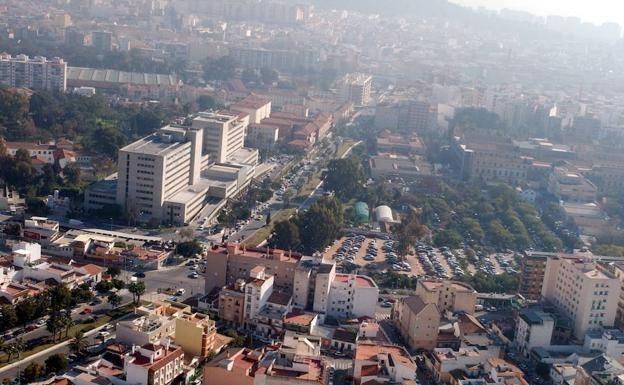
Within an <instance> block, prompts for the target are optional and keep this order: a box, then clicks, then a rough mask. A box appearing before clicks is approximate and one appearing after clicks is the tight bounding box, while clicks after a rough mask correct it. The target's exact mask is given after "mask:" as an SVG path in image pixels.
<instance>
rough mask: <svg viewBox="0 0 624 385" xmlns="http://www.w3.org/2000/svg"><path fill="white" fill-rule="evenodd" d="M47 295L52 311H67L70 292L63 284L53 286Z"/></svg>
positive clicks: (70, 300) (70, 296) (69, 302)
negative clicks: (48, 295)
mask: <svg viewBox="0 0 624 385" xmlns="http://www.w3.org/2000/svg"><path fill="white" fill-rule="evenodd" d="M48 293H49V294H50V307H51V308H52V310H53V311H59V310H61V309H67V308H68V307H69V305H70V304H71V302H72V294H71V291H70V290H69V289H68V288H67V286H66V285H65V284H64V283H62V284H59V285H56V286H53V287H52V288H51V289H49V290H48Z"/></svg>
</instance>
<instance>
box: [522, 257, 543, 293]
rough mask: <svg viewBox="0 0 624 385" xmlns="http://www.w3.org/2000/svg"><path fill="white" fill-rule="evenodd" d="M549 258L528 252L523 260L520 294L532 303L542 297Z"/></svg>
mask: <svg viewBox="0 0 624 385" xmlns="http://www.w3.org/2000/svg"><path fill="white" fill-rule="evenodd" d="M546 261H547V257H546V256H545V255H542V254H539V253H531V252H527V253H525V255H524V258H522V264H521V270H520V276H521V277H522V279H520V285H519V286H518V294H520V295H522V296H523V297H524V298H526V299H528V300H531V301H538V300H539V299H540V298H541V296H542V285H543V283H544V271H545V270H546Z"/></svg>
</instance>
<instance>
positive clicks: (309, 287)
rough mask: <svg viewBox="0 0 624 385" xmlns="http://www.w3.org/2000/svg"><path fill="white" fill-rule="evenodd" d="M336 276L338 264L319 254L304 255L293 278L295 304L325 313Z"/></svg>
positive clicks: (304, 308)
mask: <svg viewBox="0 0 624 385" xmlns="http://www.w3.org/2000/svg"><path fill="white" fill-rule="evenodd" d="M335 277H336V264H335V263H333V262H329V261H326V260H324V259H323V258H322V257H317V256H302V257H301V259H300V260H299V263H298V264H297V267H296V270H295V276H294V280H293V293H292V294H293V305H294V306H296V307H298V308H301V309H303V310H310V311H314V312H317V313H322V314H325V313H326V312H327V307H328V300H329V293H330V289H331V285H332V282H333V281H334V278H335Z"/></svg>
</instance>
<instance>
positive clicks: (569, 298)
mask: <svg viewBox="0 0 624 385" xmlns="http://www.w3.org/2000/svg"><path fill="white" fill-rule="evenodd" d="M620 287H621V285H620V281H619V280H618V279H617V278H616V277H615V276H614V275H612V274H611V273H610V272H608V271H606V270H604V269H602V268H601V267H599V266H598V265H597V264H596V263H595V262H594V261H593V260H592V259H591V258H590V257H577V258H562V257H549V258H548V261H547V262H546V270H545V273H544V285H543V287H542V297H544V298H545V299H546V300H548V301H549V302H551V303H552V304H553V305H554V306H555V307H556V308H557V309H558V310H559V312H561V313H562V314H564V315H565V316H567V317H568V318H570V319H571V320H572V322H573V325H574V336H575V337H577V338H579V339H583V338H584V336H585V334H586V333H587V332H588V331H589V330H596V329H600V328H603V327H608V326H613V324H614V321H615V315H616V311H617V306H618V299H619V295H620Z"/></svg>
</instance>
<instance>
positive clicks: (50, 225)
mask: <svg viewBox="0 0 624 385" xmlns="http://www.w3.org/2000/svg"><path fill="white" fill-rule="evenodd" d="M58 236H59V223H58V222H57V221H53V220H51V219H48V218H45V217H31V218H30V219H26V220H25V221H24V229H23V230H22V237H23V238H24V239H25V240H27V241H34V242H37V243H39V244H40V245H42V246H44V247H45V246H46V245H48V244H50V243H51V242H53V241H54V240H55V239H56V238H57V237H58Z"/></svg>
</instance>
